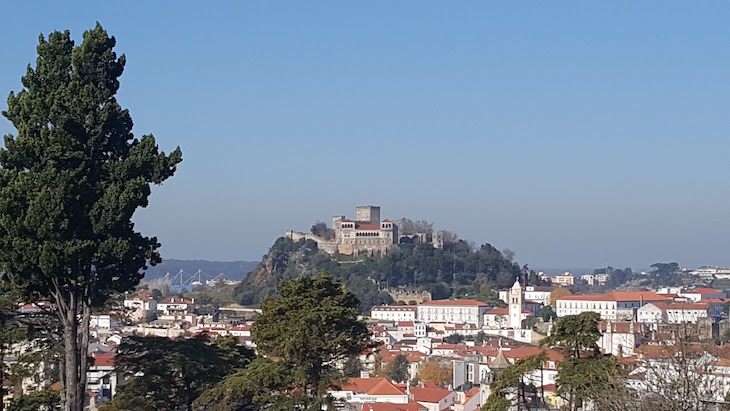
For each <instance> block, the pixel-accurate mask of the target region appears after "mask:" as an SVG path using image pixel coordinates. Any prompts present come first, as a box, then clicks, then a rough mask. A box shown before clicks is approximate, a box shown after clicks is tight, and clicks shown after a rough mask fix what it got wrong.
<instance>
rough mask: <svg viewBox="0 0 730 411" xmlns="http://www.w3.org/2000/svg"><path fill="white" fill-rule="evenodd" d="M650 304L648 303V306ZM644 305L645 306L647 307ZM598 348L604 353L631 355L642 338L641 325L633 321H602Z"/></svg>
mask: <svg viewBox="0 0 730 411" xmlns="http://www.w3.org/2000/svg"><path fill="white" fill-rule="evenodd" d="M648 305H650V304H647V305H646V306H648ZM646 306H644V307H646ZM598 329H599V330H600V331H601V338H599V339H598V348H600V349H601V351H603V353H604V354H611V355H622V356H631V355H634V348H636V347H637V346H638V343H639V342H640V340H641V326H640V324H637V323H634V322H633V321H608V322H605V321H602V322H600V323H599V324H598Z"/></svg>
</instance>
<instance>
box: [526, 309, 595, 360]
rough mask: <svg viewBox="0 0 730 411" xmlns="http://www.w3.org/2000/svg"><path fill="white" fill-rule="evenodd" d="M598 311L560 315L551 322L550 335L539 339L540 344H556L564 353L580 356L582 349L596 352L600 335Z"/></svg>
mask: <svg viewBox="0 0 730 411" xmlns="http://www.w3.org/2000/svg"><path fill="white" fill-rule="evenodd" d="M599 319H600V315H599V314H598V313H595V312H592V311H588V312H584V313H581V314H577V315H566V316H565V317H560V318H558V320H557V321H556V322H555V324H553V329H552V331H551V332H550V335H549V336H547V337H545V338H543V339H542V340H540V346H556V347H559V348H561V349H562V350H563V351H564V352H565V353H566V355H572V356H574V357H576V358H578V357H580V353H581V352H583V351H589V352H590V353H591V354H594V355H595V354H598V345H597V343H596V342H597V341H598V339H599V338H600V337H601V332H600V330H599V329H598V320H599Z"/></svg>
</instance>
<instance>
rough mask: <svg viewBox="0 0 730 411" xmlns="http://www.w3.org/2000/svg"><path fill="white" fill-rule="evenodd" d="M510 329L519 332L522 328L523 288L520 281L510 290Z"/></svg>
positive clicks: (516, 281)
mask: <svg viewBox="0 0 730 411" xmlns="http://www.w3.org/2000/svg"><path fill="white" fill-rule="evenodd" d="M509 328H512V329H514V330H519V329H521V328H522V287H521V286H520V280H519V279H517V280H515V284H514V285H513V286H512V288H511V289H510V290H509Z"/></svg>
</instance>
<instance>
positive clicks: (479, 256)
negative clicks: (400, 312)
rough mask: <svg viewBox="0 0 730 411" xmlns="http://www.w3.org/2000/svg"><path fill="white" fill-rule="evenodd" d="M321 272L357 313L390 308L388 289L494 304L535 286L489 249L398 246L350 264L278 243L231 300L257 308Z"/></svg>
mask: <svg viewBox="0 0 730 411" xmlns="http://www.w3.org/2000/svg"><path fill="white" fill-rule="evenodd" d="M510 254H511V253H510ZM322 270H326V271H327V272H329V273H330V274H332V275H333V276H334V277H335V278H340V279H342V280H343V281H344V283H345V285H346V286H347V289H348V290H351V291H352V292H354V293H355V294H356V295H357V297H358V298H359V299H360V301H361V303H360V310H361V311H366V310H369V309H370V308H371V307H372V306H373V305H378V304H385V303H393V300H392V298H391V297H390V295H389V294H388V293H387V292H386V291H384V290H386V289H388V288H391V289H392V288H408V289H410V290H414V291H423V290H425V291H428V292H430V293H431V295H432V298H434V299H444V298H449V297H452V296H453V297H469V298H474V299H479V300H482V301H487V302H495V303H496V300H497V295H496V293H494V292H493V289H494V288H497V287H499V288H504V287H509V286H511V285H512V284H513V283H514V281H515V279H516V278H518V277H520V278H522V282H523V284H525V281H528V282H529V283H530V284H539V282H538V279H537V276H536V275H535V273H534V272H533V271H531V270H529V269H528V268H527V266H525V267H522V268H521V267H520V266H519V264H517V263H516V262H513V261H511V259H510V258H507V257H505V255H503V253H501V252H500V251H499V250H497V249H496V248H494V247H493V246H492V245H490V244H484V245H482V246H480V247H475V246H473V245H472V244H470V243H468V242H466V241H463V240H455V241H449V242H447V243H445V245H444V248H443V249H437V248H434V247H432V246H431V245H430V244H415V245H414V244H409V245H399V246H398V247H395V248H394V249H393V250H392V251H391V252H390V253H389V254H388V255H386V256H384V257H358V258H353V257H350V256H341V255H329V254H326V253H324V252H320V251H319V249H318V248H317V244H316V243H315V242H314V241H305V240H300V241H298V242H294V241H292V240H291V239H289V238H284V237H282V238H279V239H278V240H276V242H275V243H274V245H273V246H272V247H271V249H270V250H269V252H268V253H267V254H266V255H265V256H264V258H263V260H262V261H261V263H260V264H259V265H258V267H256V269H254V270H253V271H252V272H251V274H249V276H248V277H247V278H246V280H244V282H243V283H241V284H239V285H238V286H237V287H236V289H235V291H234V297H235V298H236V299H237V300H238V301H239V303H240V304H243V305H258V304H260V303H261V302H262V301H263V300H264V299H265V298H266V297H267V296H272V295H275V294H276V287H277V284H278V283H279V281H281V280H284V279H291V278H298V277H300V276H301V275H305V274H306V275H313V274H315V273H317V272H319V271H322Z"/></svg>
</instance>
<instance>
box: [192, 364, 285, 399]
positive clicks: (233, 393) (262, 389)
mask: <svg viewBox="0 0 730 411" xmlns="http://www.w3.org/2000/svg"><path fill="white" fill-rule="evenodd" d="M293 385H294V380H293V378H292V374H291V372H290V369H289V365H288V364H287V363H284V362H280V361H272V360H269V359H266V358H261V357H259V358H257V359H255V360H254V361H253V362H252V363H251V364H250V365H249V366H248V367H247V368H246V369H243V370H239V371H238V372H236V373H234V374H231V375H229V376H227V377H225V378H224V379H223V381H221V382H220V383H219V384H217V385H216V386H215V387H213V388H211V389H208V390H206V391H205V392H203V393H202V394H201V395H200V397H199V398H198V399H197V400H195V403H194V404H193V409H195V410H198V411H230V410H232V411H249V410H251V411H253V410H259V409H261V408H266V409H267V410H291V409H292V408H294V404H295V398H292V397H290V396H287V395H284V394H286V393H287V391H288V390H289V389H290V388H291V387H292V386H293Z"/></svg>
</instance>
